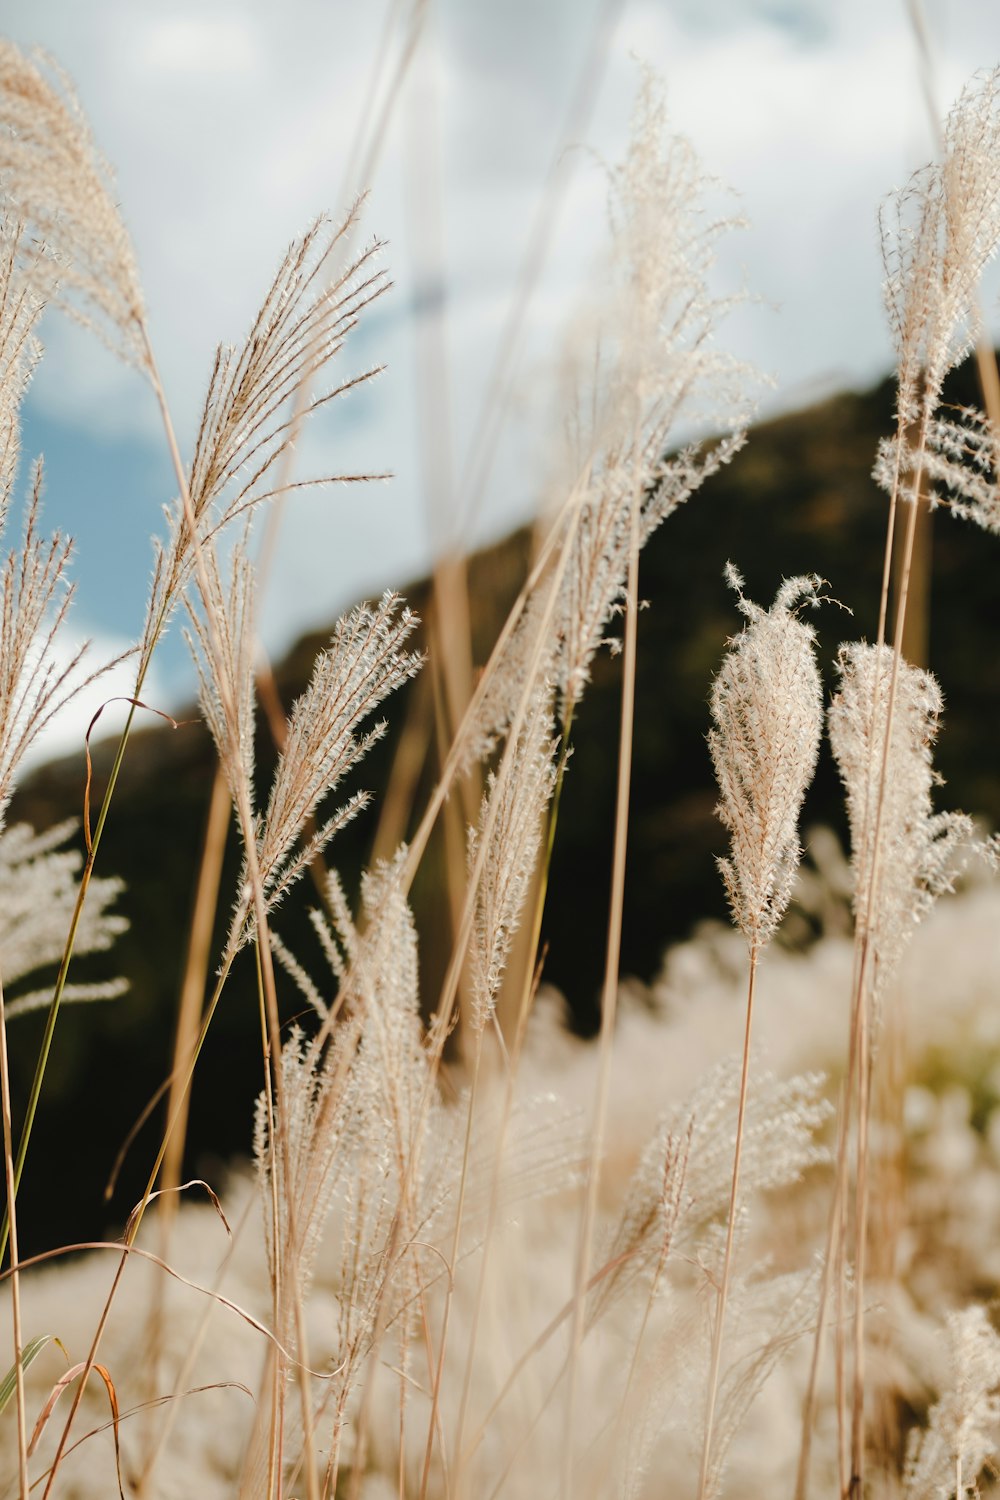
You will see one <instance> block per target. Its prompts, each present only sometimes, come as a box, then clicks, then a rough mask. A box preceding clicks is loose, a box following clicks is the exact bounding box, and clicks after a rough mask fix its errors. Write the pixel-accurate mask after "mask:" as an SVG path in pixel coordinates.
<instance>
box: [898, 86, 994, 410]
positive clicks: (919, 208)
mask: <svg viewBox="0 0 1000 1500" xmlns="http://www.w3.org/2000/svg"><path fill="white" fill-rule="evenodd" d="M880 223H881V241H882V257H883V262H884V265H885V283H884V287H883V294H884V298H885V305H886V312H887V314H888V318H889V327H890V331H891V333H892V336H893V341H894V343H895V345H896V356H897V362H898V366H899V408H900V413H901V416H902V419H903V422H904V423H908V422H911V421H913V420H915V419H916V418H917V417H918V416H919V415H920V413H921V411H923V412H925V413H929V412H931V411H932V410H933V409H934V408H935V407H936V406H937V404H938V401H939V399H940V394H941V387H942V384H943V382H944V377H945V375H946V374H947V373H948V371H949V370H951V369H953V368H954V367H955V365H957V364H958V363H960V361H961V360H962V359H963V358H964V357H965V355H966V354H967V353H968V351H969V349H970V348H971V346H972V343H973V341H974V339H975V336H976V333H977V332H978V313H977V309H976V290H977V287H978V285H979V280H980V277H981V276H982V273H983V270H984V268H985V266H986V264H987V262H988V261H990V260H991V259H992V258H993V256H994V255H995V254H996V252H997V246H998V243H1000V69H997V70H994V71H993V72H991V73H988V74H983V75H980V76H978V77H977V78H975V79H973V81H972V82H971V83H970V84H969V85H968V87H967V88H966V89H965V90H964V91H963V93H962V94H961V96H960V97H959V99H958V101H957V102H956V104H955V106H954V108H953V109H952V111H951V113H950V114H949V116H948V119H947V121H946V124H945V130H944V138H943V155H942V160H941V161H940V162H935V163H933V164H931V165H929V166H926V167H923V168H921V170H920V171H919V172H917V173H915V174H914V176H913V177H912V178H911V179H910V181H909V182H908V183H907V185H906V186H905V187H904V188H902V189H901V190H899V191H897V192H895V193H893V194H892V195H891V196H890V197H889V198H888V199H887V201H886V204H885V205H884V207H883V209H882V212H881V218H880Z"/></svg>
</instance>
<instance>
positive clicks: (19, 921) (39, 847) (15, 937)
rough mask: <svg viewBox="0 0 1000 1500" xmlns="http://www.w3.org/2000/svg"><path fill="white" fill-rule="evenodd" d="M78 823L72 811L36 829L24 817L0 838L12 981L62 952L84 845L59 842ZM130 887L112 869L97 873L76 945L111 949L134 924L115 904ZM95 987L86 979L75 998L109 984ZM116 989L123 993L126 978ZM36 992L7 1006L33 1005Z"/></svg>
mask: <svg viewBox="0 0 1000 1500" xmlns="http://www.w3.org/2000/svg"><path fill="white" fill-rule="evenodd" d="M76 828H77V824H76V822H75V820H72V819H71V820H70V821H69V822H66V823H59V824H57V825H56V827H54V828H50V829H48V830H47V831H46V832H45V833H42V834H37V833H35V831H34V830H33V829H32V828H29V827H28V825H27V824H26V823H19V824H16V825H15V826H14V827H13V828H8V829H7V830H6V832H5V833H4V834H3V837H2V838H0V972H2V973H3V982H4V987H5V989H6V988H8V987H10V986H13V985H14V984H16V983H17V981H18V980H20V979H23V978H25V977H26V976H27V975H29V974H31V973H33V972H34V971H35V970H36V969H40V968H43V967H44V966H45V965H46V964H52V963H56V962H58V960H59V959H60V958H61V957H62V952H63V945H64V943H65V940H66V928H67V927H68V925H69V921H70V918H71V916H72V913H73V907H74V904H75V902H76V895H77V877H78V876H79V873H80V868H81V866H82V864H83V857H82V855H81V854H80V853H79V851H78V850H75V849H63V848H61V847H60V846H61V845H62V844H65V842H66V840H67V839H68V838H69V837H70V836H71V835H72V834H73V833H74V832H75V831H76ZM123 890H124V885H123V883H122V881H120V880H118V879H115V878H113V877H109V878H105V879H94V880H92V881H91V887H90V891H91V898H90V900H89V901H88V903H87V905H86V906H85V908H84V911H83V915H82V916H81V918H80V926H79V931H78V933H77V940H76V947H77V952H79V953H101V952H104V951H105V950H106V949H108V948H110V947H111V945H112V944H113V942H114V940H115V938H116V937H117V936H118V935H119V933H122V932H124V931H125V929H126V928H127V927H128V921H127V920H126V918H125V917H123V916H121V915H120V914H118V913H116V912H112V911H111V910H110V909H109V908H110V907H111V906H112V904H113V903H114V902H115V901H116V900H117V899H118V897H119V896H120V895H121V893H122V891H123ZM94 988H95V987H93V986H80V987H79V990H78V991H77V993H76V995H75V998H76V999H85V998H105V997H106V995H107V991H106V989H105V987H104V986H99V987H96V988H97V989H99V993H98V994H93V995H92V993H91V992H92V990H93V989H94ZM83 991H86V994H84V993H82V992H83ZM116 993H121V986H119V987H118V988H117V989H116ZM44 996H45V999H46V1001H48V1000H50V999H51V998H52V991H51V987H50V988H49V989H47V990H46V991H44ZM32 998H33V997H32V996H25V995H22V996H19V997H18V999H17V1000H13V1001H6V1002H5V1012H6V1014H7V1015H8V1016H11V1015H15V1014H17V1013H19V1012H21V1011H24V1010H28V1009H31V1008H32V1006H31V1005H30V1004H29V1003H28V1002H30V1001H31V999H32Z"/></svg>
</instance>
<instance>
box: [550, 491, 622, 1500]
mask: <svg viewBox="0 0 1000 1500" xmlns="http://www.w3.org/2000/svg"><path fill="white" fill-rule="evenodd" d="M641 499H642V497H641V495H640V494H634V495H633V496H632V504H631V516H630V532H631V535H630V539H629V557H628V579H627V584H626V595H625V644H624V650H623V657H622V706H621V722H620V727H619V737H618V784H617V788H616V794H615V797H616V800H615V838H614V847H613V851H612V856H611V903H610V909H609V912H608V941H607V950H606V957H605V966H604V986H603V989H602V993H601V1031H600V1041H599V1046H600V1063H599V1071H598V1085H597V1100H596V1103H595V1107H594V1123H593V1128H592V1132H591V1140H590V1158H589V1161H588V1166H587V1186H586V1191H585V1195H584V1206H583V1214H582V1217H581V1222H580V1230H579V1242H578V1247H577V1260H576V1305H575V1307H574V1310H573V1328H572V1334H571V1337H570V1356H569V1389H568V1391H567V1395H566V1422H565V1428H564V1435H563V1458H562V1467H561V1473H562V1489H561V1493H562V1497H563V1500H572V1495H573V1433H574V1427H575V1422H576V1401H577V1386H578V1376H579V1353H580V1345H581V1343H582V1341H583V1322H584V1313H585V1310H586V1295H587V1283H588V1281H589V1279H590V1253H591V1238H592V1236H593V1232H594V1223H595V1220H596V1217H597V1194H598V1187H599V1184H600V1174H601V1158H602V1155H603V1152H604V1135H605V1130H606V1128H607V1116H608V1100H609V1094H610V1087H611V1047H612V1042H613V1039H614V1031H615V1020H616V1017H617V1013H618V971H619V967H620V963H621V938H622V919H623V915H624V910H625V855H626V849H627V845H628V814H629V802H630V795H631V787H632V737H633V732H634V727H635V674H636V660H637V656H638V627H639V506H640V503H641Z"/></svg>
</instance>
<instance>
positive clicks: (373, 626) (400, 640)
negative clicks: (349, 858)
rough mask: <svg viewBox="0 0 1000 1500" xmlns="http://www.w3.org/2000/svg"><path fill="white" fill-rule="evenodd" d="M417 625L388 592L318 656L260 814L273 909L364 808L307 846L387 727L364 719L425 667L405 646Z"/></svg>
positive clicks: (340, 815) (341, 627) (362, 609)
mask: <svg viewBox="0 0 1000 1500" xmlns="http://www.w3.org/2000/svg"><path fill="white" fill-rule="evenodd" d="M417 623H418V621H417V616H416V615H415V614H414V613H413V611H412V610H410V609H407V608H405V607H403V608H399V597H398V595H396V594H393V593H391V592H389V591H387V592H386V593H385V594H383V595H382V598H381V599H380V600H379V602H378V604H377V605H375V606H374V607H369V606H367V605H359V606H358V607H357V608H356V609H353V610H351V612H350V613H349V614H347V615H344V616H342V617H341V619H340V620H338V621H337V624H336V625H335V627H334V631H333V636H332V638H331V641H330V644H329V646H327V647H326V648H325V650H323V651H321V652H320V654H319V656H318V657H317V659H316V663H315V665H314V667H313V675H312V680H311V682H310V684H309V686H308V687H307V688H306V690H305V692H304V693H303V694H302V695H301V696H300V697H299V698H298V699H296V702H295V704H294V706H293V708H292V712H291V714H290V716H289V721H288V737H287V740H286V742H285V748H284V750H283V751H282V753H281V756H280V758H279V760H278V765H277V768H276V770H275V773H274V781H273V784H272V787H271V795H270V798H269V801H268V805H267V810H266V812H265V813H264V815H263V817H262V819H261V825H260V834H259V839H258V851H257V852H258V859H259V862H260V873H261V879H262V882H263V888H264V894H265V896H266V897H267V900H268V904H269V906H273V905H274V903H275V902H277V901H278V900H280V898H281V897H282V896H283V895H284V893H285V892H286V891H287V890H288V888H289V886H290V885H292V884H293V882H294V881H295V880H297V879H298V877H299V876H300V875H301V874H302V872H303V870H304V869H305V868H306V867H307V866H308V865H309V863H310V862H311V861H312V860H313V859H314V858H315V857H316V856H317V855H318V854H321V853H322V851H323V850H324V849H325V848H326V846H327V844H328V843H329V842H330V839H331V838H332V837H333V835H334V834H335V833H336V832H337V830H338V829H339V828H340V827H342V826H343V823H344V822H345V821H346V819H347V818H348V817H351V816H353V815H354V813H355V812H357V811H358V810H359V808H360V806H362V805H363V803H362V802H359V801H358V800H357V799H354V800H353V801H352V802H351V803H349V804H348V805H347V806H346V807H345V808H342V809H340V811H338V812H337V813H335V814H334V815H333V816H332V817H331V818H329V819H328V820H327V821H326V822H325V823H322V824H321V825H320V826H319V828H317V829H316V831H315V832H314V833H312V834H311V835H310V836H309V837H308V838H307V839H306V841H305V843H303V844H300V842H299V841H300V839H301V837H302V833H303V829H304V827H305V825H306V823H307V822H308V820H309V819H310V818H311V817H312V815H313V813H314V812H315V810H316V807H317V805H318V803H319V802H320V801H321V800H322V799H323V798H324V797H325V796H327V795H328V793H330V792H332V791H333V790H334V788H335V787H337V786H338V785H339V784H340V782H341V781H342V780H343V778H344V777H345V776H346V775H347V774H348V773H349V772H350V771H351V770H352V769H353V768H354V767H355V766H356V765H357V764H358V762H359V761H361V760H362V759H363V757H364V756H365V755H366V754H367V752H368V750H369V749H370V747H371V746H372V745H373V744H374V743H375V741H376V740H378V739H380V738H381V736H382V734H383V733H384V732H385V724H384V723H377V724H375V725H374V727H373V728H371V729H369V730H368V731H367V732H365V733H361V730H360V726H361V724H362V722H363V721H364V720H365V719H367V718H368V717H369V716H370V715H371V714H373V713H374V712H375V710H376V709H377V708H378V707H379V706H380V704H381V703H382V702H383V701H384V699H385V698H387V697H388V696H389V694H390V693H392V692H395V690H396V689H397V688H399V687H401V686H402V684H403V683H404V682H406V681H408V680H409V679H410V678H412V677H414V676H415V675H416V673H417V672H418V671H419V669H420V665H421V662H422V657H420V656H419V655H418V654H416V653H414V652H411V651H408V650H407V649H406V646H407V643H408V641H409V639H410V637H411V635H412V634H413V631H414V630H415V629H416V626H417Z"/></svg>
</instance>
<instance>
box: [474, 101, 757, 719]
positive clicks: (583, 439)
mask: <svg viewBox="0 0 1000 1500" xmlns="http://www.w3.org/2000/svg"><path fill="white" fill-rule="evenodd" d="M714 187H715V184H714V183H712V182H711V180H710V179H709V178H707V177H706V175H705V174H704V172H703V170H702V168H701V165H700V163H699V161H698V159H697V157H696V155H695V153H694V151H693V150H692V148H691V146H690V144H689V143H688V142H687V141H686V140H684V139H683V138H682V137H679V136H671V135H670V134H669V133H668V130H667V115H666V109H665V105H664V102H663V90H662V86H661V85H660V83H659V82H658V80H657V79H656V78H655V76H654V75H653V74H652V73H651V72H649V71H646V72H644V74H643V78H642V82H641V85H640V88H639V92H638V96H637V100H636V106H635V111H634V115H633V121H632V129H631V137H630V144H629V148H628V151H627V153H626V156H625V159H624V161H623V162H622V163H621V164H620V165H619V166H618V167H616V168H613V169H612V170H611V171H610V173H609V218H610V225H611V241H612V245H611V261H610V265H609V267H608V271H607V275H606V278H605V280H606V284H607V288H608V290H607V296H606V300H605V301H604V302H603V303H602V306H601V309H600V315H599V317H598V319H597V328H596V330H594V329H593V328H592V327H591V330H589V331H588V335H587V338H586V340H585V344H584V348H583V353H582V356H581V357H580V358H579V360H577V361H574V363H575V365H576V367H577V370H578V373H577V375H576V377H575V395H574V408H573V414H572V417H571V422H570V450H571V451H570V453H569V456H568V462H567V464H566V465H565V469H566V472H568V473H570V474H572V475H574V476H576V477H575V481H574V482H573V485H572V487H571V492H570V494H569V497H568V498H567V499H566V500H565V501H564V503H563V507H562V510H561V512H560V515H559V517H558V519H557V520H556V522H555V526H556V528H557V530H556V535H555V537H554V538H553V539H552V540H553V541H554V543H555V549H556V550H555V555H556V558H557V561H555V562H554V564H553V566H552V567H551V568H550V569H549V571H548V572H546V573H544V574H543V576H542V577H541V578H540V580H539V582H538V584H537V586H536V589H535V591H534V597H533V599H532V600H531V601H530V602H529V604H528V605H527V607H526V608H525V610H524V612H523V615H522V618H521V620H520V622H519V625H518V627H517V629H516V630H515V631H514V632H513V634H512V637H511V640H510V641H509V643H508V646H507V648H506V650H505V652H504V653H503V654H502V656H501V658H500V659H499V661H498V662H497V664H496V667H495V669H494V676H495V678H496V681H494V682H491V683H490V684H489V692H488V695H487V696H484V700H483V703H482V706H481V712H480V716H479V721H478V722H477V725H476V731H475V740H476V743H477V745H478V746H480V747H483V746H485V747H489V746H491V744H492V741H493V740H494V739H495V737H496V735H497V734H498V733H502V732H503V731H504V730H505V729H506V727H507V725H508V724H509V723H510V719H511V716H512V705H516V704H517V703H519V702H520V701H521V695H522V694H523V692H524V691H525V688H524V685H523V680H524V676H525V665H526V663H528V662H530V661H531V660H532V659H534V658H535V657H536V655H537V662H538V665H537V667H536V672H535V675H536V677H537V679H538V680H543V679H545V678H550V679H553V680H554V681H555V685H556V689H557V693H558V696H559V700H560V702H559V713H560V718H561V720H562V721H563V722H564V723H565V721H566V719H567V718H568V717H569V715H570V713H571V712H572V709H573V707H574V705H575V704H576V703H577V702H578V701H579V699H580V697H581V695H582V693H583V691H584V688H585V687H586V684H587V682H588V680H589V677H590V669H591V664H592V662H593V658H594V655H595V653H596V651H597V650H598V648H599V646H600V644H601V642H602V641H603V639H604V636H605V631H606V629H607V627H608V624H609V622H610V621H611V620H612V619H613V618H614V617H615V615H616V614H617V613H619V612H620V610H621V608H622V606H623V604H624V600H625V591H626V579H627V575H628V561H629V554H630V551H631V547H632V537H633V519H634V530H635V535H636V539H637V541H638V544H639V546H640V547H641V546H643V545H644V544H645V542H646V541H647V540H648V539H649V537H650V536H651V535H652V533H653V532H654V531H655V530H656V528H657V527H658V526H659V525H660V523H661V522H662V521H664V520H665V519H666V518H667V517H668V516H669V515H670V514H671V513H672V512H673V511H674V510H676V509H677V507H678V506H679V505H681V504H682V503H683V502H684V501H685V500H687V499H688V498H689V497H690V496H691V495H692V494H693V493H694V492H695V491H696V490H697V489H698V488H699V487H700V486H701V485H702V484H703V483H704V482H705V480H706V479H707V478H709V476H710V475H712V474H713V473H715V472H716V471H717V470H718V469H719V468H720V467H722V465H724V464H726V463H728V462H729V460H730V459H731V458H732V457H733V455H734V454H735V453H736V452H737V451H738V449H739V448H740V447H741V446H742V444H743V441H744V438H745V431H746V425H747V422H748V421H749V417H750V412H751V409H752V402H751V401H750V399H749V398H748V395H747V387H748V383H749V380H750V377H751V371H750V369H749V367H748V366H746V365H744V364H741V363H740V362H739V361H737V360H735V359H733V358H732V357H731V356H729V355H726V354H725V353H722V352H720V351H719V349H718V348H717V347H716V345H715V343H714V335H715V333H716V330H717V327H718V325H719V323H720V322H721V321H722V319H723V318H724V316H725V314H726V313H727V312H728V311H729V310H730V309H731V307H732V305H733V303H734V302H737V301H739V300H740V299H739V297H738V296H737V297H736V298H724V297H719V296H717V295H715V294H714V293H713V292H712V291H711V290H710V283H711V279H712V275H713V268H714V264H715V251H716V244H717V241H718V240H719V238H720V237H721V236H722V235H723V234H724V233H725V232H726V231H727V230H730V229H732V228H735V227H737V225H738V222H739V221H738V220H736V219H728V220H716V219H713V220H711V221H708V220H707V219H706V217H705V214H704V200H705V197H706V194H707V193H708V192H709V190H710V189H711V188H714ZM591 334H593V336H591ZM680 423H683V424H684V426H685V429H686V430H687V432H688V433H690V432H692V431H694V432H697V433H703V432H706V431H710V432H712V433H713V434H715V435H716V440H715V441H714V442H713V443H712V444H711V445H710V446H706V445H704V444H702V443H701V442H698V441H695V442H691V443H689V444H688V445H687V446H686V447H684V448H683V449H682V450H681V451H680V452H679V453H676V454H674V455H673V456H672V457H668V456H667V454H668V449H669V447H670V446H671V443H672V442H674V443H675V442H676V436H675V433H676V429H677V426H678V424H680ZM720 434H721V436H718V435H720ZM553 588H555V589H556V591H557V593H556V597H555V598H554V599H550V595H551V591H552V589H553ZM550 604H551V608H550V607H549V606H550ZM546 616H548V617H549V623H548V627H547V630H548V639H547V640H546V641H544V642H542V643H541V645H540V648H539V649H538V651H537V653H536V649H535V648H536V643H537V642H538V632H539V629H540V622H541V621H542V619H543V618H544V617H546ZM519 689H520V690H521V691H520V692H519ZM526 690H527V691H529V692H530V690H531V689H530V685H529V686H528V688H527V689H526Z"/></svg>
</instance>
